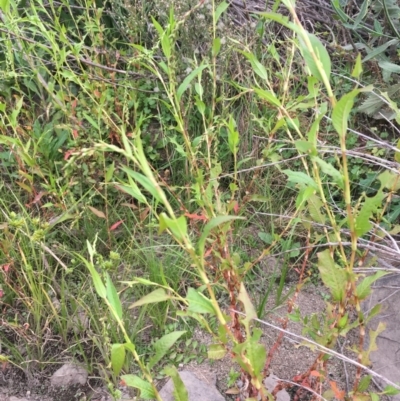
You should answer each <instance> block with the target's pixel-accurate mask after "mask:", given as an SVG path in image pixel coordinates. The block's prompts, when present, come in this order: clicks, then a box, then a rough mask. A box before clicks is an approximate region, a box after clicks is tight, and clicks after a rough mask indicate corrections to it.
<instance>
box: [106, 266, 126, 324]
mask: <svg viewBox="0 0 400 401" xmlns="http://www.w3.org/2000/svg"><path fill="white" fill-rule="evenodd" d="M106 289H107V300H108V302H109V303H110V306H111V308H112V310H113V311H114V313H115V314H116V315H117V316H118V318H119V319H122V306H121V301H120V299H119V296H118V293H117V290H116V289H115V287H114V284H113V282H112V281H111V278H110V275H109V274H108V273H106Z"/></svg>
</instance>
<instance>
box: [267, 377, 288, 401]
mask: <svg viewBox="0 0 400 401" xmlns="http://www.w3.org/2000/svg"><path fill="white" fill-rule="evenodd" d="M278 383H279V378H278V377H276V376H275V375H272V374H271V375H269V376H268V377H267V378H266V379H265V380H264V386H265V387H266V388H267V390H268V391H269V392H270V393H272V392H273V391H274V389H275V387H276V386H277V384H278ZM276 401H290V395H289V393H288V392H287V391H286V390H285V389H283V390H280V391H278V392H277V393H276Z"/></svg>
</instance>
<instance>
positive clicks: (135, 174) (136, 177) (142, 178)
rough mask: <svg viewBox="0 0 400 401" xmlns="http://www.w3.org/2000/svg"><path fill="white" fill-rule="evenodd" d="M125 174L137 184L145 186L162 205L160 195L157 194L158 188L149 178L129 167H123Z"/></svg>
mask: <svg viewBox="0 0 400 401" xmlns="http://www.w3.org/2000/svg"><path fill="white" fill-rule="evenodd" d="M121 168H122V170H123V171H125V173H127V174H128V175H129V176H130V177H132V178H133V179H134V180H135V181H136V182H138V183H139V184H140V185H142V186H143V188H145V189H146V190H147V191H148V192H150V194H151V195H152V196H153V197H154V198H155V199H156V200H158V201H159V202H161V203H162V199H161V196H160V194H159V193H158V192H157V188H156V187H155V186H154V184H153V183H152V182H151V181H150V180H149V178H147V177H146V176H145V175H143V174H140V173H138V172H137V171H133V170H131V169H130V168H128V167H125V166H122V167H121Z"/></svg>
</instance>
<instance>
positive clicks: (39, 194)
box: [31, 191, 47, 205]
mask: <svg viewBox="0 0 400 401" xmlns="http://www.w3.org/2000/svg"><path fill="white" fill-rule="evenodd" d="M46 193H47V192H45V191H40V192H39V193H38V194H37V195H36V196H35V197H34V199H33V201H32V202H31V205H34V204H36V203H38V202H39V201H40V199H42V197H43V195H46Z"/></svg>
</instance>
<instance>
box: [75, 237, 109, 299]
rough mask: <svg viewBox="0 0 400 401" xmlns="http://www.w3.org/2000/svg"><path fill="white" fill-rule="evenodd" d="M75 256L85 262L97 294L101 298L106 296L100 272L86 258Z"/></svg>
mask: <svg viewBox="0 0 400 401" xmlns="http://www.w3.org/2000/svg"><path fill="white" fill-rule="evenodd" d="M87 243H88V247H89V246H90V247H91V245H90V243H89V241H87ZM77 256H78V257H79V258H80V259H81V260H82V261H83V262H84V263H85V265H86V267H87V268H88V269H89V272H90V275H91V276H92V280H93V284H94V288H95V290H96V292H97V294H98V296H99V297H100V298H103V299H104V298H106V297H107V291H106V287H105V285H104V283H103V281H102V280H101V277H100V274H99V273H98V272H97V270H96V269H95V267H94V266H93V264H92V263H91V262H89V261H88V260H86V259H85V258H84V257H83V256H81V255H77Z"/></svg>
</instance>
